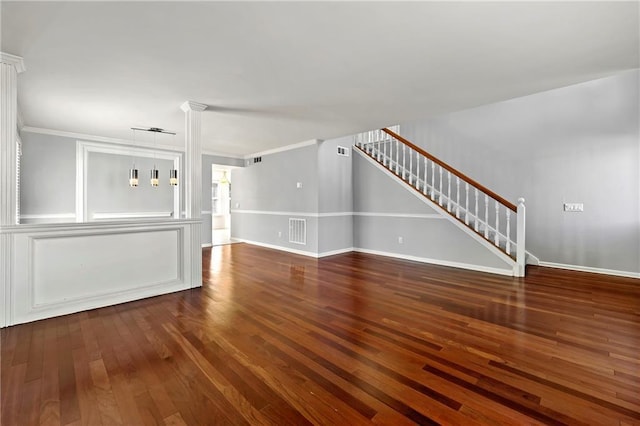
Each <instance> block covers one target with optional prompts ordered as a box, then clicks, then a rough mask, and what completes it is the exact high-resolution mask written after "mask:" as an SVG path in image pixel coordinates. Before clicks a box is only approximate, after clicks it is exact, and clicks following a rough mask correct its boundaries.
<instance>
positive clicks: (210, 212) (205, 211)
mask: <svg viewBox="0 0 640 426" xmlns="http://www.w3.org/2000/svg"><path fill="white" fill-rule="evenodd" d="M200 214H201V215H203V214H213V212H212V211H211V210H202V211H201V212H200Z"/></svg>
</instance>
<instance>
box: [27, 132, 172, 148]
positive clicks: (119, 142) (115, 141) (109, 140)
mask: <svg viewBox="0 0 640 426" xmlns="http://www.w3.org/2000/svg"><path fill="white" fill-rule="evenodd" d="M21 131H22V132H28V133H39V134H43V135H51V136H62V137H65V138H70V139H82V140H85V141H93V142H105V143H111V144H116V145H132V144H133V141H132V140H130V139H118V138H109V137H106V136H95V135H85V134H83V133H74V132H64V131H62V130H51V129H42V128H39V127H31V126H24V127H23V128H22V130H21ZM135 145H136V146H140V147H148V148H154V147H155V148H157V149H162V150H165V151H178V152H183V151H184V149H183V148H181V147H179V146H175V145H160V144H155V145H154V144H153V142H140V141H136V142H135Z"/></svg>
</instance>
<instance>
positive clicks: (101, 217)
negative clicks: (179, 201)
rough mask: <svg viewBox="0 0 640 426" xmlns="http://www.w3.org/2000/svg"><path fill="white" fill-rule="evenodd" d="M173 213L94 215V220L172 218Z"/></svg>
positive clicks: (92, 216)
mask: <svg viewBox="0 0 640 426" xmlns="http://www.w3.org/2000/svg"><path fill="white" fill-rule="evenodd" d="M172 215H173V212H118V213H93V214H92V215H91V218H92V219H94V220H110V219H137V218H145V219H149V218H167V219H168V218H170V217H171V216H172Z"/></svg>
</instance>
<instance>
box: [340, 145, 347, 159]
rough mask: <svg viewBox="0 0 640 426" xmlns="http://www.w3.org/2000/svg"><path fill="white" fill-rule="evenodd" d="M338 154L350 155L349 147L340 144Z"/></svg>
mask: <svg viewBox="0 0 640 426" xmlns="http://www.w3.org/2000/svg"><path fill="white" fill-rule="evenodd" d="M338 155H341V156H343V157H348V156H349V148H345V147H344V146H338Z"/></svg>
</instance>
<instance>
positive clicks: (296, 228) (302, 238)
mask: <svg viewBox="0 0 640 426" xmlns="http://www.w3.org/2000/svg"><path fill="white" fill-rule="evenodd" d="M289 242H290V243H295V244H302V245H306V244H307V220H306V219H296V218H293V217H290V218H289Z"/></svg>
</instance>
